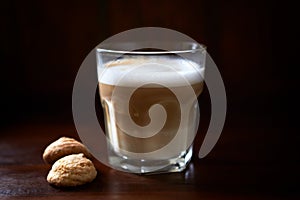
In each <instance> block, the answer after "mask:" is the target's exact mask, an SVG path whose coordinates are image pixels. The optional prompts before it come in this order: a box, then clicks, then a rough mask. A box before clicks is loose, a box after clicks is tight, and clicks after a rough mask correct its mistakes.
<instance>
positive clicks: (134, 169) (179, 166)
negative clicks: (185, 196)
mask: <svg viewBox="0 0 300 200" xmlns="http://www.w3.org/2000/svg"><path fill="white" fill-rule="evenodd" d="M192 154H193V149H192V147H190V148H189V149H188V150H186V151H184V152H181V154H180V155H179V156H178V157H174V158H170V159H163V160H144V159H131V158H128V157H126V156H119V155H116V154H114V153H112V155H110V156H109V162H110V164H111V165H112V166H113V167H114V168H116V169H118V170H121V171H125V172H130V173H136V174H158V173H169V172H181V171H183V170H184V169H185V168H186V167H187V165H188V163H189V162H190V160H191V158H192Z"/></svg>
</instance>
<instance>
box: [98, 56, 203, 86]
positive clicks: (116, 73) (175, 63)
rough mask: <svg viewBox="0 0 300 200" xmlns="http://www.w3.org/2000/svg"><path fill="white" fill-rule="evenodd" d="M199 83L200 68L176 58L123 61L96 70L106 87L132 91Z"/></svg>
mask: <svg viewBox="0 0 300 200" xmlns="http://www.w3.org/2000/svg"><path fill="white" fill-rule="evenodd" d="M203 79H204V67H202V66H199V65H198V64H196V63H195V62H192V61H187V60H184V59H179V58H175V59H169V58H154V57H152V58H126V59H120V60H116V61H111V62H108V63H106V65H105V67H104V68H103V67H99V66H98V80H99V82H100V83H103V84H109V85H118V86H127V87H132V86H135V85H137V84H139V85H141V84H143V83H144V84H147V83H150V82H152V83H158V84H163V85H166V86H170V87H171V86H173V87H176V86H182V85H186V84H187V82H188V83H189V84H195V83H199V82H202V81H203Z"/></svg>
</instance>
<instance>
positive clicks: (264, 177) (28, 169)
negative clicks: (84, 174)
mask: <svg viewBox="0 0 300 200" xmlns="http://www.w3.org/2000/svg"><path fill="white" fill-rule="evenodd" d="M232 131H237V130H232ZM227 132H228V134H227V136H228V137H230V133H229V132H230V131H228V130H227ZM63 135H64V136H71V137H75V138H78V136H77V135H76V132H75V128H74V125H73V124H71V123H70V124H58V123H46V124H45V123H44V124H43V123H33V122H29V123H23V124H19V125H15V126H10V127H7V128H5V129H2V130H1V140H0V199H27V198H28V199H72V200H75V199H180V198H182V199H200V200H201V199H283V198H284V199H287V198H291V199H292V198H293V197H294V198H295V196H294V195H295V191H293V192H294V193H289V192H285V190H281V189H288V186H287V185H286V184H285V183H284V180H285V179H284V178H283V177H282V176H280V174H281V167H280V166H279V165H278V164H277V163H273V162H270V163H267V162H266V163H260V162H253V163H252V164H251V163H249V162H246V161H243V159H241V158H242V157H241V156H237V155H238V152H236V151H235V150H234V149H233V150H230V149H228V151H227V152H229V153H228V154H230V155H233V156H232V157H231V159H226V157H223V158H222V155H223V154H222V151H223V150H222V145H223V146H224V142H222V140H221V141H220V142H219V143H218V144H217V147H216V150H215V151H216V152H215V153H212V154H210V155H209V156H208V157H206V158H204V159H202V160H200V159H198V158H197V157H196V156H194V157H193V160H192V162H191V163H190V165H189V167H188V169H187V170H186V171H184V172H181V173H170V174H160V175H135V174H129V173H124V172H119V171H116V170H113V169H110V168H107V167H105V166H103V165H101V163H99V162H97V161H95V165H96V168H97V170H98V176H97V178H96V179H95V180H94V181H93V182H92V183H90V184H87V185H85V186H81V187H77V188H72V189H61V188H55V187H53V186H50V185H49V184H48V183H47V181H46V175H47V173H48V171H49V169H50V166H49V165H47V164H45V163H44V162H43V160H42V158H41V156H42V152H43V150H44V148H45V147H46V146H47V144H49V143H50V142H52V141H53V140H55V139H57V138H58V137H60V136H63ZM225 135H226V133H225ZM224 137H226V136H224ZM228 145H229V146H230V145H231V144H228ZM218 146H219V147H218ZM258 148H259V147H258ZM218 154H220V155H219V157H218ZM234 155H235V156H236V157H237V158H240V159H239V160H238V159H235V156H234ZM248 157H249V156H248ZM254 157H255V156H254ZM250 159H251V158H250ZM294 168H295V169H296V170H297V169H298V168H297V166H294ZM291 170H292V169H291ZM283 187H285V188H283ZM291 194H294V195H291Z"/></svg>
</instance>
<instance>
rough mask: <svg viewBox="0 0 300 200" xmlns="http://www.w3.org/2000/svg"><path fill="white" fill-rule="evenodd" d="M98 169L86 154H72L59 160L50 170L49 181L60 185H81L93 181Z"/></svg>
mask: <svg viewBox="0 0 300 200" xmlns="http://www.w3.org/2000/svg"><path fill="white" fill-rule="evenodd" d="M96 176H97V171H96V169H95V167H94V164H93V163H92V161H90V160H89V159H87V158H86V157H84V154H82V153H80V154H72V155H68V156H65V157H63V158H61V159H59V160H57V161H56V162H55V163H54V164H53V166H52V169H51V170H50V172H49V174H48V176H47V181H48V182H49V183H50V184H52V185H55V186H58V187H71V186H79V185H83V184H86V183H89V182H91V181H93V180H94V179H95V178H96Z"/></svg>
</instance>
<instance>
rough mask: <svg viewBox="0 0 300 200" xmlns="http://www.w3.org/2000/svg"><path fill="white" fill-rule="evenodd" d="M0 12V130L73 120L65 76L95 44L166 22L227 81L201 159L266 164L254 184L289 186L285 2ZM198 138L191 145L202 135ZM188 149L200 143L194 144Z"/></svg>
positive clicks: (25, 4) (213, 0)
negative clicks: (220, 122) (223, 109)
mask: <svg viewBox="0 0 300 200" xmlns="http://www.w3.org/2000/svg"><path fill="white" fill-rule="evenodd" d="M0 13H1V18H0V25H1V35H0V36H1V37H0V58H1V60H0V62H1V64H0V67H1V70H0V81H1V82H0V91H1V101H0V102H1V118H0V120H1V122H0V124H1V128H0V131H1V130H5V129H8V128H10V127H15V126H18V125H19V124H24V123H25V124H26V123H30V124H33V125H34V124H38V123H70V124H72V110H71V101H72V98H71V97H72V96H71V95H72V87H73V82H74V80H75V76H76V73H77V71H78V69H79V67H80V64H81V62H82V61H83V59H84V58H85V56H87V54H88V53H89V52H90V51H91V50H92V49H93V48H94V47H95V46H96V45H97V44H99V43H100V42H102V41H103V40H104V39H106V38H108V37H109V36H112V35H114V34H116V33H119V32H122V31H125V30H128V29H132V28H137V27H145V26H157V27H164V28H170V29H174V30H177V31H180V32H182V33H184V34H186V35H188V36H190V37H192V38H193V39H195V40H196V41H198V42H199V43H203V44H205V45H206V46H207V47H208V52H209V54H210V55H211V56H212V58H213V59H214V61H215V62H216V64H217V66H218V68H219V70H220V73H221V75H222V77H223V80H224V84H225V87H226V92H227V98H228V112H227V119H226V124H225V127H224V131H223V134H222V135H221V138H220V140H219V142H218V143H217V145H216V147H215V149H214V150H213V151H212V152H211V153H210V154H209V155H208V157H206V158H205V159H204V161H203V162H208V163H209V162H223V163H240V164H244V165H248V166H253V169H256V167H257V166H264V167H265V168H266V169H268V167H270V169H268V170H267V172H266V173H265V172H262V173H257V177H255V178H254V180H255V181H254V182H253V185H257V186H255V187H254V188H255V190H264V189H266V190H269V191H274V192H278V194H282V193H286V194H291V195H292V194H294V193H296V192H298V191H297V188H296V183H297V182H299V154H298V153H299V151H297V145H298V141H299V131H298V129H297V127H296V123H297V121H298V117H295V115H294V114H297V113H296V111H297V108H298V107H297V106H296V103H298V101H297V98H296V93H297V92H298V91H299V90H298V78H297V77H296V73H294V71H293V69H295V67H296V65H295V66H293V65H294V63H293V62H292V61H291V59H292V58H291V57H292V54H293V53H292V50H291V48H289V46H287V44H291V43H290V41H291V34H290V33H289V29H288V26H289V25H291V24H292V25H295V24H293V22H292V21H291V20H290V18H289V11H288V10H287V8H286V7H285V4H279V3H275V1H272V2H271V1H270V2H268V1H258V0H252V1H248V0H247V1H239V0H229V1H217V0H210V1H204V0H198V1H196V0H190V1H187V0H185V1H183V0H182V1H177V0H173V1H171V0H162V1H137V0H129V1H121V0H114V1H96V0H88V1H79V0H75V1H40V0H35V1H34V0H32V1H17V0H10V1H9V0H4V1H1V2H0ZM291 46H293V45H291ZM297 67H298V66H297ZM207 98H208V93H207V91H206V92H204V94H203V100H202V101H203V103H209V101H208V100H207ZM200 101H201V100H200ZM204 105H205V104H204ZM204 112H209V111H208V109H206V108H204ZM293 113H294V114H293ZM202 116H203V115H202ZM205 118H206V120H208V117H204V121H205ZM199 137H200V139H198V140H199V141H200V140H201V137H203V136H199ZM0 139H1V135H0ZM196 145H198V146H197V147H196V148H199V145H200V142H198V143H196ZM242 172H243V173H242V174H236V176H237V177H236V179H241V180H243V177H244V175H245V174H247V171H242Z"/></svg>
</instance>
